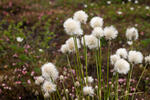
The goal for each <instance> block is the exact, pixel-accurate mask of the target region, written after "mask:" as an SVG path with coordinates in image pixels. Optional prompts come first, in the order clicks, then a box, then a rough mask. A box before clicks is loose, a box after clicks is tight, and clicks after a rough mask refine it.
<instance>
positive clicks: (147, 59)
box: [145, 55, 150, 64]
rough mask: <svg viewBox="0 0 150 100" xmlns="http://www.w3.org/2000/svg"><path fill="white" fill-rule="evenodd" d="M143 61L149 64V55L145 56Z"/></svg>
mask: <svg viewBox="0 0 150 100" xmlns="http://www.w3.org/2000/svg"><path fill="white" fill-rule="evenodd" d="M145 63H148V64H150V55H149V56H146V57H145Z"/></svg>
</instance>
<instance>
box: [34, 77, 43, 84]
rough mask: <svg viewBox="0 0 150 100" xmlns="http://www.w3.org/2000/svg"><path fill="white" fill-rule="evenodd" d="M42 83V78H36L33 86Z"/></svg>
mask: <svg viewBox="0 0 150 100" xmlns="http://www.w3.org/2000/svg"><path fill="white" fill-rule="evenodd" d="M43 82H44V78H43V77H42V76H39V77H37V79H36V80H35V84H37V85H40V84H41V83H43Z"/></svg>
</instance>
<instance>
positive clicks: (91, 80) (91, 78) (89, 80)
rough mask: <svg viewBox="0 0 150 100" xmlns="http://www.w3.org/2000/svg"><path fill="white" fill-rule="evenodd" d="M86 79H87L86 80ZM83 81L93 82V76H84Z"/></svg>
mask: <svg viewBox="0 0 150 100" xmlns="http://www.w3.org/2000/svg"><path fill="white" fill-rule="evenodd" d="M86 80H87V82H86ZM84 81H85V82H86V83H90V84H91V83H93V82H94V79H93V77H92V76H88V77H87V78H86V77H84Z"/></svg>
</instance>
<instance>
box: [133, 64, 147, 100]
mask: <svg viewBox="0 0 150 100" xmlns="http://www.w3.org/2000/svg"><path fill="white" fill-rule="evenodd" d="M147 65H148V64H146V65H145V66H144V69H143V72H142V73H141V76H140V78H139V80H138V82H137V84H136V87H135V91H134V93H133V95H132V100H133V99H134V94H135V92H136V90H137V88H138V86H139V83H140V81H141V79H142V77H143V75H144V72H145V70H146V67H147Z"/></svg>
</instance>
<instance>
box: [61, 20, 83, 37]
mask: <svg viewBox="0 0 150 100" xmlns="http://www.w3.org/2000/svg"><path fill="white" fill-rule="evenodd" d="M63 26H64V28H65V31H66V33H67V34H68V35H82V34H83V30H82V29H81V25H80V22H79V21H76V20H73V19H72V18H69V19H67V20H66V21H65V22H64V25H63Z"/></svg>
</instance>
